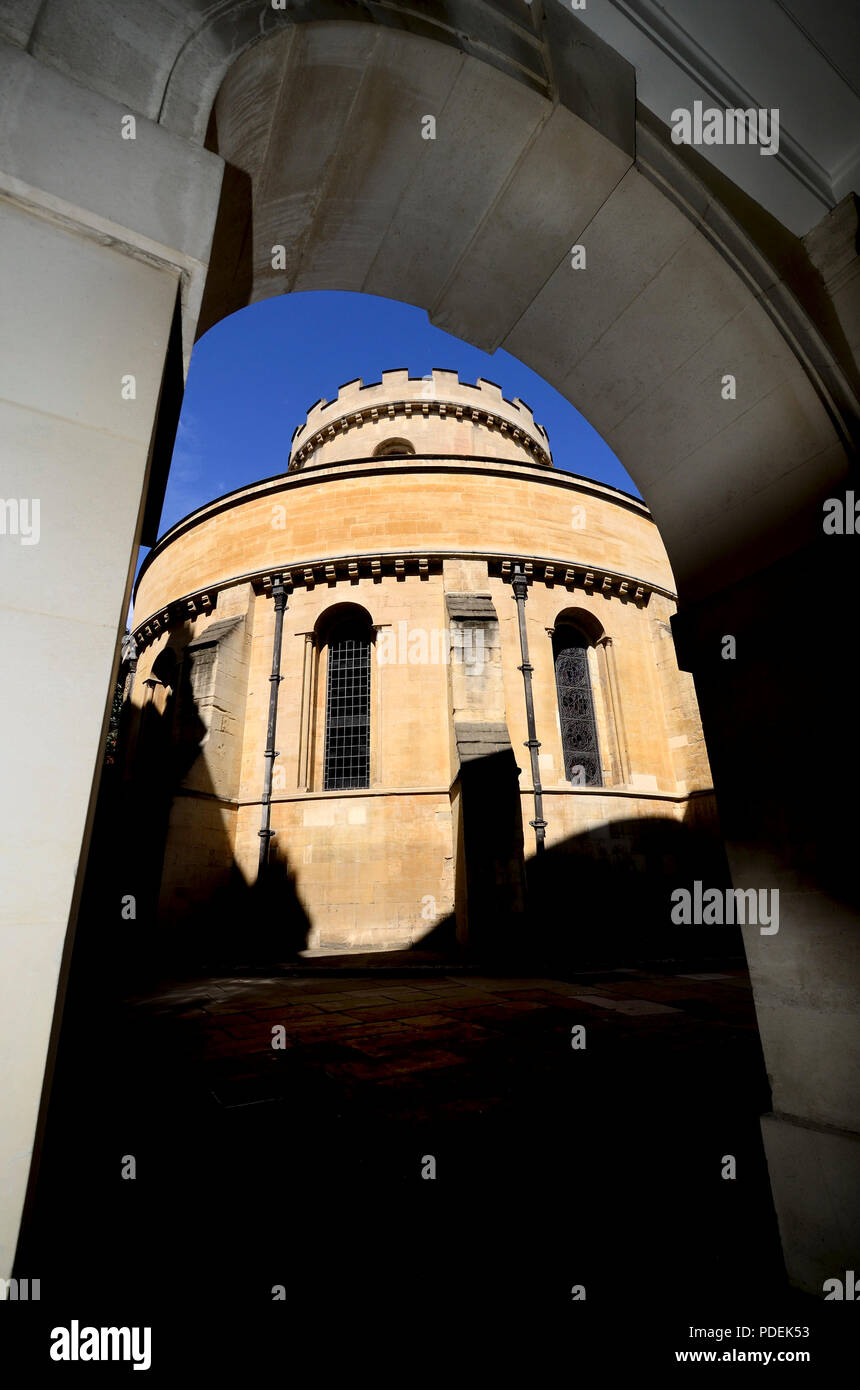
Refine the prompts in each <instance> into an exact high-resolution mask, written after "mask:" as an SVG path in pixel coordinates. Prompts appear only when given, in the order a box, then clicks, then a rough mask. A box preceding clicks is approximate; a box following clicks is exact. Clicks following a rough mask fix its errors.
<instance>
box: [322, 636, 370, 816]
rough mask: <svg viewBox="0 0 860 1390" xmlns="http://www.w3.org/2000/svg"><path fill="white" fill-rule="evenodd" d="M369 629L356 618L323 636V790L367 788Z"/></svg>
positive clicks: (368, 763) (368, 771) (368, 754)
mask: <svg viewBox="0 0 860 1390" xmlns="http://www.w3.org/2000/svg"><path fill="white" fill-rule="evenodd" d="M372 636H373V629H372V628H371V626H370V624H369V623H368V622H366V621H364V620H363V618H362V617H361V616H360V615H359V614H350V615H349V616H346V617H343V618H341V619H340V621H337V622H335V624H334V626H333V627H332V628H331V629H330V631H329V634H328V640H327V646H328V674H327V676H326V704H325V752H324V771H323V789H324V790H325V791H345V790H347V789H349V788H355V787H369V786H370V646H371V639H372Z"/></svg>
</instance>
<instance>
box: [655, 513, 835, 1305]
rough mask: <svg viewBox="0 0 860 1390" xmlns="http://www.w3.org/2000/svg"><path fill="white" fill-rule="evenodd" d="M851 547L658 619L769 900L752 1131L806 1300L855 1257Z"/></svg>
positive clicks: (734, 843) (735, 846)
mask: <svg viewBox="0 0 860 1390" xmlns="http://www.w3.org/2000/svg"><path fill="white" fill-rule="evenodd" d="M856 545H857V540H856V537H853V536H847V535H846V536H838V535H836V536H825V535H821V537H820V539H819V540H818V541H817V543H815V544H812V545H810V546H809V547H808V549H807V550H806V551H802V552H798V553H796V554H794V555H791V556H789V557H788V558H787V559H785V560H783V561H780V562H779V563H778V564H776V565H772V566H770V567H769V568H768V569H764V570H762V571H761V572H760V573H758V574H756V575H752V576H750V577H748V578H747V579H745V580H742V581H740V582H738V583H736V584H734V585H731V586H729V587H727V588H725V589H724V590H722V592H720V593H719V594H715V595H713V596H712V597H710V598H708V599H705V600H702V601H700V602H699V603H698V604H695V605H688V606H686V607H684V608H683V609H682V610H681V612H680V613H679V614H678V615H676V617H675V618H673V620H672V626H673V630H674V632H675V636H676V646H677V647H678V654H679V664H680V665H681V666H682V667H683V669H686V670H692V671H693V674H694V676H695V682H696V693H697V696H698V700H699V705H700V709H701V714H702V724H703V727H704V730H705V736H706V739H707V744H708V756H709V758H710V762H711V768H712V771H713V775H714V786H715V788H716V792H717V800H718V805H719V812H720V823H721V826H722V830H723V835H724V837H725V842H726V849H727V852H728V857H729V863H730V867H731V872H732V879H733V882H734V885H735V887H736V888H740V889H749V888H754V889H757V890H759V892H760V891H761V890H762V889H765V890H771V891H772V890H778V892H779V919H778V924H779V925H778V931H777V932H775V933H773V932H768V933H767V934H763V933H762V932H761V930H760V927H759V926H758V925H749V926H745V927H744V928H743V933H744V943H745V947H746V953H747V959H748V961H749V968H750V975H751V978H752V983H753V990H754V994H755V1003H756V1013H757V1016H758V1022H759V1028H760V1031H761V1040H762V1046H763V1049H764V1056H765V1063H766V1066H767V1072H768V1078H769V1081H770V1086H771V1093H772V1109H771V1112H770V1113H769V1114H767V1115H766V1116H765V1117H764V1119H763V1124H762V1128H763V1135H764V1145H765V1151H766V1154H767V1161H768V1167H769V1169H770V1177H771V1184H772V1188H773V1196H774V1203H775V1206H776V1212H777V1217H778V1219H779V1225H780V1232H781V1236H782V1242H783V1249H784V1252H785V1259H786V1266H787V1269H788V1273H789V1277H790V1278H791V1280H792V1282H793V1283H795V1284H797V1285H798V1286H799V1287H801V1288H804V1289H806V1290H808V1291H809V1292H811V1293H815V1294H817V1295H818V1296H819V1297H822V1296H823V1293H822V1291H823V1285H824V1281H825V1280H827V1279H831V1278H834V1279H840V1280H844V1277H845V1271H846V1270H849V1269H855V1270H856V1269H857V1268H858V1266H857V1253H858V1250H860V1188H858V1183H857V1173H858V1171H860V1085H858V1077H860V928H858V922H860V890H858V885H857V877H856V868H855V864H856V857H857V846H856V809H855V797H856V788H857V784H858V773H860V764H858V744H857V739H856V735H855V734H854V728H855V725H856V720H857V714H856V698H857V697H856V676H855V673H854V669H853V667H854V661H855V651H854V645H855V644H854V643H853V642H852V641H851V639H850V638H849V636H848V634H850V633H854V632H856V626H857V617H856V559H855V558H854V556H855V554H856V550H855V549H854V548H855V547H856ZM799 576H803V577H804V578H803V582H801V583H798V577H799ZM727 636H731V637H733V638H734V639H735V644H736V650H735V654H734V655H733V656H732V657H731V658H730V659H725V658H724V657H723V655H722V653H723V650H724V649H725V648H726V645H727V644H725V643H724V639H725V637H727Z"/></svg>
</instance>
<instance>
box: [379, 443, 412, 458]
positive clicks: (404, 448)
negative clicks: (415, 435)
mask: <svg viewBox="0 0 860 1390" xmlns="http://www.w3.org/2000/svg"><path fill="white" fill-rule="evenodd" d="M414 453H415V450H414V448H413V447H412V445H411V444H410V443H409V440H408V439H386V440H384V441H383V443H382V444H377V446H376V448H375V449H374V451H373V457H374V458H375V459H396V458H405V457H406V456H407V455H409V454H414Z"/></svg>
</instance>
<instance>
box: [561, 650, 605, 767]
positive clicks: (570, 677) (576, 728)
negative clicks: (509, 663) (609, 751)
mask: <svg viewBox="0 0 860 1390" xmlns="http://www.w3.org/2000/svg"><path fill="white" fill-rule="evenodd" d="M555 683H556V689H557V691H558V714H559V720H560V722H561V746H562V750H563V752H564V775H565V777H566V778H567V780H568V782H573V783H574V785H578V786H585V787H599V786H601V785H602V782H603V779H602V777H601V775H600V750H599V748H598V746H597V726H596V724H595V721H594V701H593V699H592V695H591V675H590V673H589V670H588V645H587V643H586V641H585V639H584V638H583V637H581V636H580V635H579V633H577V632H576V631H575V630H573V629H570V630H569V631H567V632H564V631H562V632H561V633H558V632H557V633H556V657H555Z"/></svg>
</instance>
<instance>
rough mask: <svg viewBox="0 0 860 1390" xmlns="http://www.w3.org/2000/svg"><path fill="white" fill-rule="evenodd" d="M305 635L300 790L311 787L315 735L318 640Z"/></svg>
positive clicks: (298, 771) (300, 722) (299, 756)
mask: <svg viewBox="0 0 860 1390" xmlns="http://www.w3.org/2000/svg"><path fill="white" fill-rule="evenodd" d="M298 636H299V637H304V639H305V642H304V650H303V652H302V707H301V710H300V711H299V752H298V759H297V771H296V785H297V787H298V789H299V791H303V792H309V791H310V789H311V739H312V737H313V708H312V706H313V697H314V652H315V650H316V641H315V638H314V634H313V633H312V632H300V633H298Z"/></svg>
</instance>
